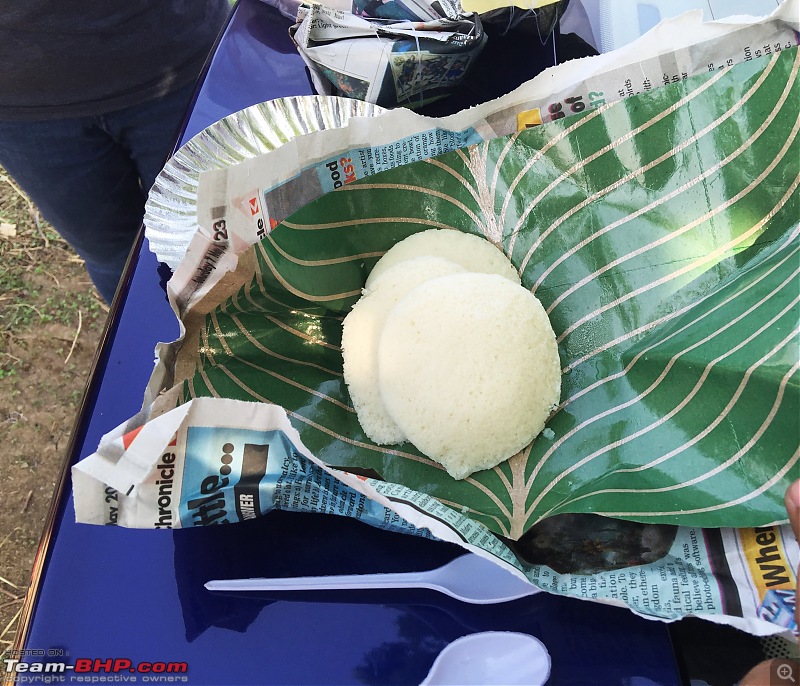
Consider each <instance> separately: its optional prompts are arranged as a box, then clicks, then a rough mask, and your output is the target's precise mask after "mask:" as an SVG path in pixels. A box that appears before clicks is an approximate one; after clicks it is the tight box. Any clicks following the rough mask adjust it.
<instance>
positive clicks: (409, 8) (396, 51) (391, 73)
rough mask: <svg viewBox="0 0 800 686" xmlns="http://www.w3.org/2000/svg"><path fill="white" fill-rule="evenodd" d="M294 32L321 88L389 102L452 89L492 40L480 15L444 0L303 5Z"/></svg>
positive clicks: (414, 100) (409, 101)
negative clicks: (342, 7)
mask: <svg viewBox="0 0 800 686" xmlns="http://www.w3.org/2000/svg"><path fill="white" fill-rule="evenodd" d="M290 34H291V36H292V38H293V39H294V41H295V44H296V45H297V49H298V52H299V53H300V55H301V56H302V58H303V60H304V61H305V63H306V65H307V66H308V68H309V71H310V72H311V77H312V80H313V82H314V87H315V88H316V89H317V91H318V92H319V93H322V94H325V95H341V96H344V97H348V98H355V99H356V100H364V101H366V102H371V103H375V104H378V105H382V106H385V107H394V106H397V105H402V106H406V107H412V108H413V107H420V106H422V105H424V104H426V103H429V102H432V101H434V100H438V99H440V98H442V97H444V96H446V95H447V94H448V93H451V92H452V91H453V90H454V89H455V88H457V87H458V85H459V84H460V83H461V82H462V81H463V79H464V77H465V75H466V74H467V71H468V70H469V68H470V66H471V65H472V63H473V62H474V60H475V59H476V58H477V56H478V54H479V53H480V51H481V49H482V48H483V46H484V44H485V42H486V36H485V34H484V31H483V27H482V26H481V21H480V19H479V17H478V15H477V14H464V13H463V12H462V11H461V7H460V5H458V4H457V3H456V4H450V3H448V2H439V1H438V0H437V1H436V2H433V3H431V4H428V3H427V2H423V1H421V0H388V1H386V2H380V1H378V0H367V1H365V0H355V2H354V5H353V12H346V11H343V10H337V9H332V8H330V7H325V6H323V5H316V4H315V5H312V6H311V7H301V8H300V12H299V13H298V23H297V24H296V25H295V26H293V27H292V28H291V29H290Z"/></svg>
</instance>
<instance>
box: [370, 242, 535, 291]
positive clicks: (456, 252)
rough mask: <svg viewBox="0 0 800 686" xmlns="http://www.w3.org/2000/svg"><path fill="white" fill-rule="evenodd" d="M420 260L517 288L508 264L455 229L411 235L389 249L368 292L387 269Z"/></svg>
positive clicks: (490, 247)
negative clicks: (447, 262) (456, 267)
mask: <svg viewBox="0 0 800 686" xmlns="http://www.w3.org/2000/svg"><path fill="white" fill-rule="evenodd" d="M422 256H431V257H442V258H444V259H447V260H450V261H451V262H455V263H456V264H460V265H461V266H462V267H464V269H466V270H467V271H469V272H481V273H486V274H498V275H500V276H502V277H504V278H506V279H508V280H509V281H513V282H514V283H516V284H518V283H519V282H520V279H519V274H518V273H517V270H516V268H515V267H514V265H513V264H511V261H510V260H509V259H508V258H507V257H506V256H505V255H504V254H503V253H502V252H501V251H500V250H499V249H498V248H497V247H496V246H495V245H494V244H492V243H490V242H489V241H487V240H486V239H485V238H482V237H481V236H476V235H474V234H471V233H464V232H463V231H458V230H457V229H428V230H427V231H420V232H419V233H415V234H412V235H411V236H408V238H404V239H403V240H402V241H400V242H399V243H397V244H395V245H394V246H392V247H391V248H389V250H388V251H387V252H386V254H385V255H384V256H383V257H381V259H380V260H378V262H377V263H376V264H375V266H374V267H373V268H372V271H371V272H370V275H369V276H368V277H367V281H366V287H367V289H369V288H372V285H373V283H374V282H375V281H376V280H377V279H378V278H379V277H380V275H381V274H383V272H384V271H386V270H387V269H391V268H392V267H394V266H395V265H397V264H400V263H402V262H404V261H406V260H411V259H414V258H415V257H422Z"/></svg>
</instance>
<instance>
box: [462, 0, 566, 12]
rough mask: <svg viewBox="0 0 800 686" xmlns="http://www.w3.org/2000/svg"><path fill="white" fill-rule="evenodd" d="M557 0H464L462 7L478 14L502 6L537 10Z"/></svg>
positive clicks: (466, 10)
mask: <svg viewBox="0 0 800 686" xmlns="http://www.w3.org/2000/svg"><path fill="white" fill-rule="evenodd" d="M557 2H558V0H530V2H525V1H524V0H515V1H514V2H510V1H509V0H462V1H461V7H463V8H464V11H465V12H477V13H478V14H482V13H484V12H489V11H490V10H497V9H500V8H502V7H519V8H520V9H523V10H535V9H536V8H538V7H544V6H545V5H554V4H555V3H557Z"/></svg>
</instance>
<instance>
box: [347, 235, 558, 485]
mask: <svg viewBox="0 0 800 686" xmlns="http://www.w3.org/2000/svg"><path fill="white" fill-rule="evenodd" d="M342 354H343V358H344V379H345V383H346V384H347V386H348V389H349V391H350V396H351V398H352V401H353V406H354V408H355V410H356V413H357V416H358V420H359V423H360V424H361V427H362V428H363V430H364V433H365V434H366V435H367V436H368V437H369V438H370V439H371V440H373V441H374V442H375V443H378V444H382V445H383V444H388V443H401V442H403V441H406V440H407V441H410V442H411V443H413V444H414V445H415V446H416V447H417V449H418V450H420V452H422V453H423V454H425V455H427V456H428V457H430V458H431V459H433V460H435V461H437V462H439V463H440V464H442V465H443V466H444V468H445V469H446V470H447V472H448V473H449V474H450V475H451V476H452V477H454V478H456V479H462V478H464V477H466V476H468V475H469V474H471V473H473V472H475V471H478V470H481V469H488V468H490V467H494V466H495V465H497V464H499V463H500V462H502V461H503V460H506V459H507V458H509V457H511V456H512V455H514V454H515V453H517V452H519V451H520V450H522V449H523V448H525V446H527V445H528V444H529V443H530V442H531V441H532V440H533V439H534V438H535V437H536V436H537V435H538V434H539V433H540V432H541V431H542V429H543V428H544V425H545V422H546V421H547V418H548V416H549V415H550V412H551V411H552V409H553V407H554V406H556V405H557V404H558V401H559V397H560V393H561V373H560V364H559V359H558V348H557V346H556V341H555V335H554V333H553V330H552V327H551V326H550V322H549V320H548V318H547V314H546V313H545V311H544V308H543V307H542V306H541V304H540V303H539V301H538V300H537V298H536V297H535V296H534V295H533V294H532V293H530V291H528V290H527V289H525V288H523V287H522V286H521V285H520V280H519V275H518V274H517V272H516V270H515V269H514V266H513V265H512V264H511V262H510V261H509V260H508V259H507V258H506V257H505V255H503V253H502V252H500V251H499V250H498V249H497V248H496V247H495V246H494V245H492V244H491V243H489V242H488V241H486V240H484V239H483V238H481V237H479V236H474V235H471V234H466V233H462V232H460V231H456V230H448V229H433V230H430V231H423V232H421V233H417V234H414V235H412V236H410V237H409V238H407V239H405V240H403V241H401V242H399V243H397V244H396V245H395V246H394V247H393V248H391V249H390V250H389V251H388V252H387V253H386V254H385V255H384V256H383V257H382V258H381V259H380V260H379V261H378V263H377V264H376V265H375V267H374V268H373V270H372V272H371V274H370V276H369V278H368V279H367V283H366V287H365V289H364V296H363V297H362V298H361V299H360V300H359V301H358V302H357V303H356V304H355V305H354V307H353V309H352V310H351V312H350V313H349V314H348V315H347V317H345V320H344V328H343V332H342Z"/></svg>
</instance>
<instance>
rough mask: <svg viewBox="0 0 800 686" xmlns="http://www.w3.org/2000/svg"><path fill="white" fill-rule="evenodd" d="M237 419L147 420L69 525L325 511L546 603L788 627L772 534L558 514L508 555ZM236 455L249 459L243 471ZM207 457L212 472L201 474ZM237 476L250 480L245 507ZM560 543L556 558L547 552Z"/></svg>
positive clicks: (440, 510)
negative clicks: (412, 541)
mask: <svg viewBox="0 0 800 686" xmlns="http://www.w3.org/2000/svg"><path fill="white" fill-rule="evenodd" d="M168 405H169V400H165V406H168ZM209 405H210V407H209ZM249 407H253V408H263V407H265V406H263V405H249V404H248V405H243V404H241V403H239V402H237V401H218V400H207V399H201V398H198V399H196V400H194V401H191V402H189V403H187V404H184V405H181V406H180V407H179V408H177V409H175V410H172V411H170V412H168V413H166V414H164V415H163V416H161V417H156V415H157V414H158V412H154V413H150V412H149V409H151V408H148V412H146V413H145V414H144V415H142V416H141V417H138V418H135V419H134V420H132V422H131V423H129V424H127V425H126V426H125V427H120V428H119V429H118V430H117V431H116V432H114V433H113V434H112V435H109V436H108V437H107V438H106V439H104V441H103V443H102V444H101V446H100V448H99V450H98V453H97V454H96V455H94V456H92V457H91V458H88V459H87V460H86V461H84V462H82V463H81V464H80V465H78V466H77V467H76V468H75V489H76V511H77V512H78V517H79V519H80V520H81V521H91V522H93V523H98V524H99V523H111V524H121V525H126V526H155V527H156V528H162V527H164V528H166V527H169V526H190V525H202V524H212V523H221V522H222V521H226V520H227V521H231V520H233V521H235V520H237V519H247V518H250V517H252V516H256V515H258V514H260V513H264V512H267V511H268V510H269V509H272V508H275V507H280V508H284V509H293V510H300V511H302V510H304V509H311V510H313V511H326V512H332V513H338V514H344V515H347V516H355V517H359V518H362V519H364V520H365V521H367V522H369V523H372V524H375V525H377V526H383V527H385V528H394V527H399V528H400V529H403V530H406V531H414V532H416V533H419V534H422V535H434V536H436V537H438V538H442V539H444V540H453V541H454V542H458V543H460V544H461V545H464V546H465V547H467V548H471V549H475V550H477V551H479V552H480V553H481V554H483V555H489V556H493V559H495V560H496V561H498V563H503V564H507V565H510V566H511V567H513V568H516V569H517V570H518V571H520V572H522V573H524V574H525V576H526V577H527V578H529V579H530V580H532V581H533V582H534V583H536V584H537V585H539V586H540V587H542V588H544V589H545V590H548V591H551V592H556V593H564V594H568V595H572V596H575V597H583V598H589V599H596V600H600V601H602V602H611V603H616V604H626V605H627V606H628V607H630V608H631V609H633V610H634V611H636V612H638V613H641V614H643V615H645V616H649V617H654V618H661V619H674V618H678V617H681V616H686V615H692V614H695V615H698V616H703V617H706V618H708V619H712V620H715V621H723V622H725V623H729V624H733V625H735V626H739V627H741V628H744V629H746V630H748V631H752V632H754V633H758V634H764V633H771V632H773V631H776V630H779V629H780V627H786V626H790V619H789V618H790V615H791V612H790V610H791V605H792V603H793V598H794V595H793V592H792V590H791V589H792V587H793V584H794V581H795V580H794V577H793V574H792V569H793V568H794V567H795V566H796V563H797V557H798V551H797V547H796V544H795V543H794V542H793V541H792V538H791V535H790V534H788V532H787V531H786V530H785V529H784V528H782V527H776V526H771V525H765V526H759V527H757V528H755V529H745V530H741V531H735V530H731V529H720V530H710V529H706V530H699V529H694V528H688V527H674V526H668V525H663V524H639V523H635V522H619V521H614V520H608V519H602V520H599V522H597V520H594V521H593V522H592V521H589V520H586V519H584V517H586V516H587V515H562V516H556V517H552V518H550V519H546V520H544V521H543V522H541V524H539V525H535V526H534V527H533V528H532V529H530V530H529V533H533V536H532V537H531V538H528V539H522V540H521V541H520V542H519V543H512V542H510V541H508V540H504V539H502V538H501V537H498V536H496V535H495V534H492V533H491V532H489V531H488V530H487V529H486V528H485V527H484V526H483V525H482V524H481V523H480V522H477V521H475V520H474V519H473V518H472V517H469V516H465V515H464V514H462V513H461V512H458V511H457V510H454V509H453V508H448V507H446V506H445V505H443V504H442V503H441V502H438V501H437V500H435V499H433V498H431V497H430V496H429V495H427V494H423V493H420V492H414V491H411V490H410V489H408V488H406V487H404V486H401V485H398V484H387V483H385V482H378V481H375V480H372V479H368V478H364V477H359V476H355V475H353V474H347V473H343V472H341V471H340V470H334V469H331V468H330V467H328V466H327V465H326V464H325V463H324V462H322V461H320V460H318V459H316V458H314V456H313V454H312V453H311V452H310V451H308V450H307V449H304V447H303V443H302V440H300V438H299V436H297V435H295V434H293V433H292V432H293V431H294V429H293V428H292V427H291V426H287V424H286V423H285V422H284V421H283V420H284V419H285V416H284V415H282V414H280V412H279V413H278V415H273V416H271V417H269V418H267V419H266V420H264V419H263V418H259V417H256V416H255V413H257V412H260V411H261V410H249V409H246V408H249ZM148 414H149V415H150V419H151V421H149V422H146V423H145V419H147V415H148ZM276 417H277V418H276ZM168 418H169V419H168ZM194 428H197V429H200V431H199V432H197V433H195V432H194V431H193V429H194ZM204 434H205V437H204ZM154 436H155V438H153V437H154ZM209 437H213V438H209ZM151 439H152V440H151ZM204 441H205V442H204ZM209 441H210V442H209ZM243 445H249V446H251V448H250V449H249V450H248V451H247V455H248V457H247V458H246V457H245V450H244V448H243V447H242V446H243ZM252 446H254V447H255V449H254V448H253V447H252ZM265 446H267V448H266V449H265ZM257 454H259V455H261V457H260V458H256V457H254V455H257ZM269 454H272V455H273V456H275V455H277V459H278V460H279V461H280V463H278V462H273V463H270V461H269V459H268V455H269ZM217 455H218V456H219V465H216V463H215V464H211V463H210V462H209V460H210V459H211V456H215V457H216V456H217ZM287 456H288V458H287ZM301 458H302V459H301ZM181 460H185V461H184V462H183V463H182V462H181ZM281 460H282V461H281ZM306 461H307V462H306ZM262 462H264V463H266V464H265V465H264V466H263V468H262V466H261V463H262ZM254 465H255V466H254ZM180 473H182V474H183V478H182V480H181V481H180V482H179V483H177V482H176V479H175V475H176V474H180ZM250 474H254V475H255V478H258V477H259V475H261V478H259V479H258V481H259V483H260V484H263V488H259V489H257V490H258V492H259V496H258V499H256V498H255V496H254V495H253V480H252V479H251V478H250V476H249V475H250ZM243 477H244V478H243ZM239 484H241V487H240V488H239V490H238V493H237V490H236V487H237V485H239ZM248 484H249V488H248V486H247V485H248ZM342 484H344V486H342ZM345 486H346V487H347V488H345ZM79 503H80V505H79ZM162 509H163V510H164V512H162ZM398 514H399V515H401V518H400V519H398V518H397V516H396V515H398ZM467 514H469V513H467ZM140 515H141V516H140ZM148 516H149V519H148V518H147V517H148ZM575 517H579V518H580V519H575ZM162 518H163V519H162ZM570 518H572V519H570ZM537 527H538V528H537ZM587 530H591V531H592V533H591V534H587V533H586V531H587ZM575 532H578V533H575ZM570 533H571V534H574V535H573V538H574V539H575V540H574V541H573V543H574V545H571V546H569V547H568V548H569V549H570V552H569V555H567V556H565V555H564V553H563V552H560V553H559V551H558V550H556V549H555V548H554V547H553V546H549V545H548V541H553V540H562V541H563V540H567V538H568V537H569V534H570ZM565 536H566V537H567V538H565ZM531 540H533V541H534V545H533V546H530V547H529V546H528V545H527V544H529V542H530V541H531ZM637 541H638V545H636V544H637ZM587 542H590V543H591V545H589V546H588V547H587ZM634 548H635V549H634ZM537 556H538V557H537ZM565 557H567V558H570V559H565ZM545 565H546V566H545Z"/></svg>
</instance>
